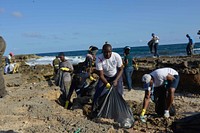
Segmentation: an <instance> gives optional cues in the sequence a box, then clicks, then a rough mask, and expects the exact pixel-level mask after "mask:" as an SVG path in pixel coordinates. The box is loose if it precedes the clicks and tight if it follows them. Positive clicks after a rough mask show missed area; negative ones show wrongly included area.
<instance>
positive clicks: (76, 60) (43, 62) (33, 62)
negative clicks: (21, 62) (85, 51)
mask: <svg viewBox="0 0 200 133" xmlns="http://www.w3.org/2000/svg"><path fill="white" fill-rule="evenodd" d="M65 58H66V59H67V60H69V61H70V62H71V63H72V64H73V65H75V64H78V63H79V62H83V61H84V60H85V57H83V56H66V57H65ZM54 59H55V56H44V57H41V58H39V59H29V60H28V61H27V62H26V64H27V65H30V66H34V65H48V64H51V65H52V62H53V60H54Z"/></svg>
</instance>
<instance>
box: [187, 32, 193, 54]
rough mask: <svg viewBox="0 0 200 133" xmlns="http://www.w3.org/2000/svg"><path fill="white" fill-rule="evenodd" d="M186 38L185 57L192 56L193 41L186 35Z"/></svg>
mask: <svg viewBox="0 0 200 133" xmlns="http://www.w3.org/2000/svg"><path fill="white" fill-rule="evenodd" d="M186 37H187V38H188V44H187V47H186V51H187V55H193V40H192V39H191V37H190V36H189V35H188V34H187V35H186Z"/></svg>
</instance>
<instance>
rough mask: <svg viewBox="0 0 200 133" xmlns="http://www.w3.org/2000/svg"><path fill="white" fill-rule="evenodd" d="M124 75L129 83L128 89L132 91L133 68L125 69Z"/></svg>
mask: <svg viewBox="0 0 200 133" xmlns="http://www.w3.org/2000/svg"><path fill="white" fill-rule="evenodd" d="M124 74H125V78H126V82H127V86H128V89H129V90H130V89H132V75H133V67H132V66H130V67H125V68H124Z"/></svg>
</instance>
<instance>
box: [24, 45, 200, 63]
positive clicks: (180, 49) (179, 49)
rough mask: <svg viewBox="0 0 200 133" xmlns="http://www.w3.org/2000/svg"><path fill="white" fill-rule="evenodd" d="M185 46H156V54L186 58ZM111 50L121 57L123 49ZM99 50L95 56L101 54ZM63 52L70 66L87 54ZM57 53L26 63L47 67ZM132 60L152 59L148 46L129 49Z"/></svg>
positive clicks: (197, 47) (197, 48) (198, 48)
mask: <svg viewBox="0 0 200 133" xmlns="http://www.w3.org/2000/svg"><path fill="white" fill-rule="evenodd" d="M186 46H187V44H169V45H159V46H158V54H159V56H160V57H162V56H170V57H172V56H186V55H187V54H186ZM124 47H125V46H122V47H121V48H113V51H114V52H117V53H119V54H120V55H121V56H122V57H123V52H124V51H123V48H124ZM101 51H102V50H101V49H100V48H99V51H98V53H97V54H100V53H101ZM59 52H64V54H65V58H66V59H67V60H69V61H70V62H71V63H72V64H78V63H79V62H83V61H84V60H85V56H86V54H87V52H88V51H87V50H78V51H59ZM59 52H52V53H38V54H36V55H38V56H41V58H39V59H30V60H28V61H27V64H28V65H47V64H52V61H53V59H55V56H56V55H58V54H59ZM130 54H131V55H132V56H133V57H134V58H142V57H152V56H153V55H152V54H151V53H150V51H149V47H148V46H139V47H131V53H130ZM194 54H200V43H195V45H194Z"/></svg>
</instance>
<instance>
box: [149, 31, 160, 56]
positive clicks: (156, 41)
mask: <svg viewBox="0 0 200 133" xmlns="http://www.w3.org/2000/svg"><path fill="white" fill-rule="evenodd" d="M151 35H152V40H153V42H154V43H153V47H154V57H159V55H158V44H159V37H158V36H156V35H155V34H154V33H152V34H151Z"/></svg>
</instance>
